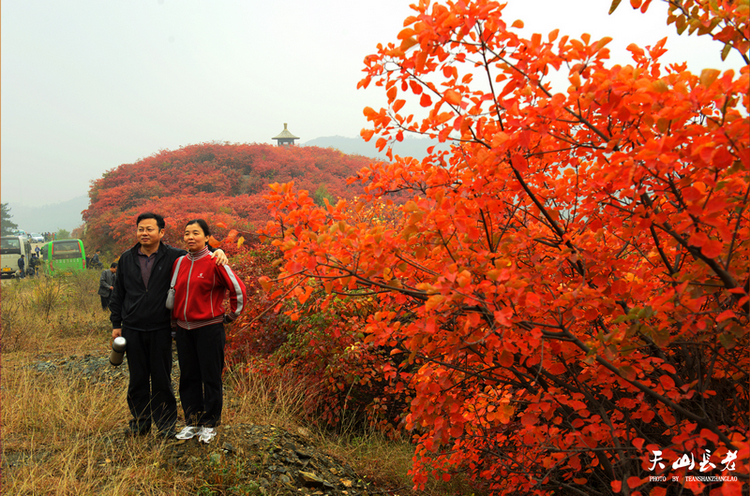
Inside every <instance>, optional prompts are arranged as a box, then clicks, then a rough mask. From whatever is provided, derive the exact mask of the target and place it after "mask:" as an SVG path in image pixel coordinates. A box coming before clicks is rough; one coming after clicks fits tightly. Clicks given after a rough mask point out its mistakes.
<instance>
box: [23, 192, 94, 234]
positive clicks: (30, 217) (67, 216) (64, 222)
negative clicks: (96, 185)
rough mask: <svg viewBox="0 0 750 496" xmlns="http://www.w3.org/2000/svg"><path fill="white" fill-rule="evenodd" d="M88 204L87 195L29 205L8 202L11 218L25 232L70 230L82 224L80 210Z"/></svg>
mask: <svg viewBox="0 0 750 496" xmlns="http://www.w3.org/2000/svg"><path fill="white" fill-rule="evenodd" d="M88 205H89V197H88V196H87V195H83V196H79V197H76V198H73V199H71V200H68V201H64V202H61V203H53V204H50V205H42V206H39V207H29V206H25V205H17V204H13V203H9V204H8V207H9V208H10V214H11V215H12V217H11V220H12V221H13V222H15V223H16V224H17V225H18V228H19V229H23V230H24V231H26V232H29V233H31V232H57V231H58V230H60V229H65V230H67V231H72V230H73V229H75V228H76V227H79V226H80V225H81V224H83V219H82V218H81V212H82V211H84V210H85V209H86V208H87V207H88Z"/></svg>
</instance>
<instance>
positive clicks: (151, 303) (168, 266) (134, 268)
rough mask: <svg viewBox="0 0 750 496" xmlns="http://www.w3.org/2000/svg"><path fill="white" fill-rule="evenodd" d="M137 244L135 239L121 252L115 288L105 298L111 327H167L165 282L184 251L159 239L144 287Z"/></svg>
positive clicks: (142, 328)
mask: <svg viewBox="0 0 750 496" xmlns="http://www.w3.org/2000/svg"><path fill="white" fill-rule="evenodd" d="M140 247H141V244H140V243H137V244H136V245H135V246H134V247H132V248H131V249H129V250H128V251H126V252H125V253H123V254H122V256H121V257H120V260H119V262H118V263H117V279H116V280H115V286H114V287H115V289H114V290H113V291H112V297H111V298H110V302H109V310H110V312H111V315H110V317H109V318H110V320H111V321H112V327H113V328H114V329H117V328H120V327H125V328H127V329H132V330H134V331H156V330H159V329H169V328H170V326H171V318H170V313H171V312H170V310H168V309H167V307H166V306H165V303H166V301H167V291H168V290H169V283H170V282H171V281H172V265H173V264H174V261H175V260H177V259H178V258H179V257H181V256H182V255H184V254H186V253H187V252H186V251H185V250H181V249H179V248H174V247H172V246H169V245H166V244H164V243H160V244H159V250H157V252H156V259H155V260H154V262H153V267H152V268H151V276H150V277H149V280H148V289H146V286H144V284H143V278H142V277H141V266H140V264H139V263H138V250H139V249H140Z"/></svg>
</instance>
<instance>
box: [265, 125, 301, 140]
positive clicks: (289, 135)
mask: <svg viewBox="0 0 750 496" xmlns="http://www.w3.org/2000/svg"><path fill="white" fill-rule="evenodd" d="M271 139H275V140H276V144H277V145H278V146H293V145H294V140H297V139H299V137H298V136H295V135H293V134H292V133H290V132H289V130H288V129H287V128H286V122H285V123H284V130H283V131H281V132H280V133H279V134H278V135H277V136H274V137H273V138H271Z"/></svg>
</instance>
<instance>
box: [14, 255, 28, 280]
mask: <svg viewBox="0 0 750 496" xmlns="http://www.w3.org/2000/svg"><path fill="white" fill-rule="evenodd" d="M11 260H13V259H12V258H11ZM18 270H19V271H20V273H19V275H18V277H20V278H21V279H23V278H24V276H25V275H26V257H25V256H23V255H21V258H19V259H18Z"/></svg>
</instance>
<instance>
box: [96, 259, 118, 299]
mask: <svg viewBox="0 0 750 496" xmlns="http://www.w3.org/2000/svg"><path fill="white" fill-rule="evenodd" d="M116 274H117V262H113V263H112V265H110V266H109V269H105V270H103V271H102V275H101V276H100V277H99V291H98V294H99V297H100V298H101V299H102V310H107V309H108V308H109V298H110V297H111V296H112V290H113V289H115V278H116V277H117V276H116Z"/></svg>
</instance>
